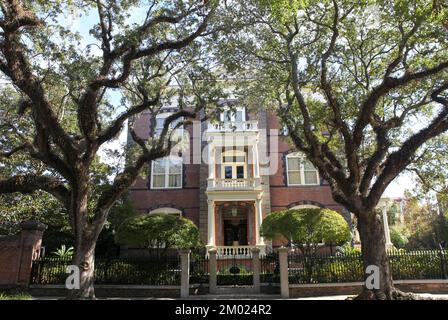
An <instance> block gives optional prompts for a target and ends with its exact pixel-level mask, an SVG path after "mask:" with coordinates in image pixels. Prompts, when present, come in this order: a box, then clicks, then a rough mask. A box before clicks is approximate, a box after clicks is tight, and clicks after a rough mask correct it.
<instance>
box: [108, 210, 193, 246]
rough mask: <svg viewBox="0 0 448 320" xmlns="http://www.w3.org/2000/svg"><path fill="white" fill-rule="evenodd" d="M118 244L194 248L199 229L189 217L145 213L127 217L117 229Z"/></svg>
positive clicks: (116, 239)
mask: <svg viewBox="0 0 448 320" xmlns="http://www.w3.org/2000/svg"><path fill="white" fill-rule="evenodd" d="M115 241H116V242H117V243H118V244H125V245H130V246H139V247H145V248H160V247H162V246H163V248H164V250H167V249H168V248H195V247H198V246H199V245H200V242H199V230H198V228H197V227H196V225H195V224H194V223H193V222H192V221H191V220H189V219H186V218H184V217H180V216H174V215H168V214H145V215H139V216H135V217H131V218H128V219H127V220H125V221H124V222H123V223H122V224H121V225H120V227H119V228H118V230H117V233H116V235H115Z"/></svg>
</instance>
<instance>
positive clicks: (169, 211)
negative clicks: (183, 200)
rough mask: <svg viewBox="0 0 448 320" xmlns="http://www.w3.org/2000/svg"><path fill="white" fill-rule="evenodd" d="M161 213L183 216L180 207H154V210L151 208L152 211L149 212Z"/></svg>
mask: <svg viewBox="0 0 448 320" xmlns="http://www.w3.org/2000/svg"><path fill="white" fill-rule="evenodd" d="M160 213H161V214H169V215H179V216H182V211H180V210H179V209H176V208H171V207H162V208H157V209H154V210H151V211H150V212H148V214H160Z"/></svg>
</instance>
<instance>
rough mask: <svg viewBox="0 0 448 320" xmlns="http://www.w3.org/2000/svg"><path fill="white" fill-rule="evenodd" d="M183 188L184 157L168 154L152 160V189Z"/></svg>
mask: <svg viewBox="0 0 448 320" xmlns="http://www.w3.org/2000/svg"><path fill="white" fill-rule="evenodd" d="M176 188H182V158H181V157H178V156H172V155H171V156H168V157H164V158H160V159H157V160H154V161H152V162H151V189H176Z"/></svg>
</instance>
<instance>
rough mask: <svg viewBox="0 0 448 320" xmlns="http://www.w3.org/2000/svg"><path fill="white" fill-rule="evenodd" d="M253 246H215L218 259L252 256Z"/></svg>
mask: <svg viewBox="0 0 448 320" xmlns="http://www.w3.org/2000/svg"><path fill="white" fill-rule="evenodd" d="M253 248H255V246H216V251H217V252H216V254H217V256H218V257H234V256H247V257H251V256H252V249H253Z"/></svg>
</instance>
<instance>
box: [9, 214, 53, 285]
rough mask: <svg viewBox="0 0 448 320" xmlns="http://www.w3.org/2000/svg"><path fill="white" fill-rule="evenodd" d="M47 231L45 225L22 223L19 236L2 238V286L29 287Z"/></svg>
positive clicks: (31, 222)
mask: <svg viewBox="0 0 448 320" xmlns="http://www.w3.org/2000/svg"><path fill="white" fill-rule="evenodd" d="M45 229H46V226H45V225H43V224H41V223H38V222H36V221H29V222H25V223H22V232H21V233H20V234H19V235H17V236H8V237H3V238H0V286H16V285H28V283H29V280H30V275H31V266H32V262H33V260H35V259H37V258H39V254H40V247H41V244H42V235H43V231H44V230H45Z"/></svg>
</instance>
